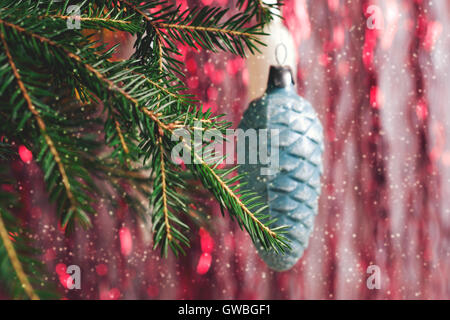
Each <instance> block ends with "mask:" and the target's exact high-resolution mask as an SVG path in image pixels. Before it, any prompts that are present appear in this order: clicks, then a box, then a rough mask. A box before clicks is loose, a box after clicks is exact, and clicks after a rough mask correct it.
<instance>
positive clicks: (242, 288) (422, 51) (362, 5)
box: [13, 0, 450, 299]
mask: <svg viewBox="0 0 450 320" xmlns="http://www.w3.org/2000/svg"><path fill="white" fill-rule="evenodd" d="M174 2H176V3H177V4H180V5H181V6H182V7H187V6H195V5H196V4H201V5H214V6H229V7H230V8H234V7H235V0H230V1H229V0H179V1H174ZM282 13H283V16H284V21H283V22H282V23H280V26H276V27H273V28H274V29H272V30H271V31H272V37H270V39H269V41H268V45H269V47H268V49H267V50H269V51H267V50H266V52H270V50H272V51H273V48H274V46H275V45H276V44H277V43H276V42H277V41H278V42H279V41H280V40H279V39H283V40H282V41H283V43H285V44H286V45H287V47H288V61H289V63H291V64H292V65H293V67H294V68H295V69H296V79H297V88H298V92H299V94H300V95H302V96H303V97H305V98H306V99H308V100H309V101H310V102H311V103H312V104H313V106H314V107H315V109H316V111H317V112H318V114H319V117H320V119H321V121H322V123H323V126H324V129H325V138H326V142H325V156H324V163H325V165H324V167H325V172H324V176H323V177H322V184H323V189H322V190H323V191H322V195H321V198H320V208H319V214H318V216H317V218H316V222H315V228H314V232H313V235H312V237H311V239H310V244H309V247H308V249H307V250H306V252H305V255H304V256H303V258H302V259H301V260H300V261H299V262H298V264H297V265H296V266H295V267H294V268H293V269H291V270H290V271H287V272H282V273H276V272H272V271H270V270H269V269H268V268H267V267H266V265H265V264H264V262H263V261H262V260H261V259H260V258H259V257H258V255H257V253H256V250H255V248H254V246H253V244H252V242H251V240H250V238H249V236H248V235H247V233H245V232H243V231H241V230H240V229H239V228H238V226H237V225H236V224H235V223H233V222H232V221H230V219H229V218H228V217H225V218H223V217H222V215H221V214H220V210H219V208H218V207H217V205H216V204H215V203H214V201H212V200H211V199H209V195H207V194H205V195H204V196H202V195H199V196H198V201H199V202H200V203H202V204H203V205H204V207H205V208H206V211H205V213H206V214H207V215H208V223H207V224H205V226H204V227H202V228H201V229H198V228H196V229H195V228H194V229H193V237H192V248H191V249H190V250H189V251H188V255H187V256H186V257H181V258H179V259H176V258H175V257H173V256H169V258H167V259H162V258H160V256H159V251H153V250H152V244H151V236H150V234H149V230H150V229H149V228H150V227H149V226H148V225H146V224H145V223H144V222H142V221H140V220H138V219H136V217H135V216H134V215H132V214H130V213H129V212H128V211H127V207H126V205H125V203H124V204H123V205H122V206H121V207H120V208H118V209H112V208H110V207H109V206H108V205H107V204H106V203H103V201H101V200H99V204H98V216H97V217H96V218H95V220H94V227H93V229H91V230H88V231H83V230H77V231H76V232H75V233H74V234H73V235H71V236H70V237H66V236H65V235H64V232H63V231H62V230H60V228H58V226H57V224H56V218H55V215H54V207H53V206H52V205H50V204H49V203H48V202H46V200H45V199H46V197H45V196H44V192H45V191H44V190H43V184H42V173H41V172H39V171H38V170H37V166H36V165H35V164H34V163H33V162H32V161H31V162H30V163H28V164H27V163H25V162H17V163H14V165H13V169H14V172H15V174H16V176H18V177H20V181H21V184H20V189H21V192H22V202H23V203H24V207H23V208H22V211H23V212H22V214H23V215H24V216H25V217H26V220H27V221H28V223H29V225H30V227H31V228H32V229H33V230H35V232H36V239H35V240H36V241H37V242H38V243H39V244H40V247H41V248H42V250H43V253H44V254H43V259H44V261H45V262H46V264H47V266H48V268H49V270H50V279H49V281H54V282H55V283H57V284H58V286H59V288H60V290H61V291H62V292H64V294H63V296H64V297H65V298H68V299H449V298H450V250H449V246H450V183H449V179H450V139H449V141H447V137H450V126H449V120H450V113H449V112H448V102H449V101H450V75H449V70H450V68H449V66H450V61H449V54H450V25H449V24H450V2H449V1H446V0H428V1H425V0H423V1H422V0H378V1H363V0H354V1H344V0H314V1H313V0H285V6H284V8H283V10H282ZM282 25H284V27H283V26H282ZM284 28H286V29H284ZM278 32H281V33H282V34H283V36H282V37H281V36H280V37H281V38H280V37H278V38H277V35H278ZM281 33H280V34H281ZM286 34H288V36H286ZM103 39H104V41H107V42H110V43H111V44H114V43H116V42H118V41H120V42H122V44H123V46H122V48H121V51H122V52H121V55H122V56H127V55H129V53H130V50H132V49H131V45H130V44H131V41H130V39H127V38H124V37H123V36H122V35H121V34H117V33H111V32H105V33H104V34H103ZM274 39H275V40H274ZM180 50H181V53H182V54H183V55H184V58H183V59H184V62H185V67H186V70H185V72H186V79H185V80H186V84H187V86H188V87H189V88H190V89H191V91H192V93H194V94H196V95H197V96H198V98H199V99H200V100H201V101H203V102H204V108H211V109H212V110H213V111H214V112H216V113H225V114H226V117H227V119H228V120H230V121H233V123H234V124H235V126H237V124H238V123H239V121H240V119H241V116H242V113H243V111H244V110H245V109H246V107H247V105H248V103H249V101H250V99H252V98H254V97H255V96H257V95H258V94H259V93H258V92H254V91H255V90H256V91H258V89H259V92H263V91H264V89H265V81H266V80H265V79H266V78H265V77H267V73H268V70H269V65H270V63H271V61H272V60H271V59H273V58H269V57H261V56H260V57H259V58H258V57H253V58H252V59H250V60H249V61H245V60H243V59H241V58H238V57H235V56H232V55H229V54H223V53H219V54H217V53H211V52H206V51H202V50H201V51H195V50H192V49H189V48H187V47H181V49H180ZM255 59H259V60H255ZM255 61H256V62H255ZM255 72H258V74H255ZM250 88H252V89H250ZM255 88H256V89H255ZM22 155H23V154H21V156H22ZM202 197H203V198H202ZM72 264H76V265H79V266H80V267H81V270H82V284H81V290H65V288H64V287H63V284H64V283H66V282H65V277H67V275H66V273H65V272H64V271H65V268H66V267H67V266H68V265H72ZM372 264H374V265H377V266H378V267H379V270H380V280H381V287H380V289H375V290H369V289H368V288H367V285H366V280H367V278H368V277H369V276H370V274H368V273H367V268H368V266H370V265H372Z"/></svg>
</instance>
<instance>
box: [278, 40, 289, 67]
mask: <svg viewBox="0 0 450 320" xmlns="http://www.w3.org/2000/svg"><path fill="white" fill-rule="evenodd" d="M280 48H283V49H284V56H283V60H281V59H280ZM275 59H276V60H277V63H278V65H280V66H281V65H283V64H284V63H285V62H286V59H287V47H286V45H285V44H284V43H279V44H278V45H277V47H276V48H275Z"/></svg>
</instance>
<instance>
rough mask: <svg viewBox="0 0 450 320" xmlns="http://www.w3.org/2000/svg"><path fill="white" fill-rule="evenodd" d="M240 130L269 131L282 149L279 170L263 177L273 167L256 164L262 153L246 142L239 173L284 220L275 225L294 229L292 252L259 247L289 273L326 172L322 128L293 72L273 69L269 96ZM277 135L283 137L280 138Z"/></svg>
mask: <svg viewBox="0 0 450 320" xmlns="http://www.w3.org/2000/svg"><path fill="white" fill-rule="evenodd" d="M239 128H241V129H243V130H244V131H245V130H247V129H256V131H258V129H268V132H269V134H268V138H267V149H268V150H269V153H270V150H271V147H278V148H277V150H278V155H279V166H278V168H276V169H275V170H274V172H273V174H270V175H263V174H262V171H261V168H262V167H267V166H265V165H263V164H261V163H260V161H258V162H257V164H250V162H249V155H250V154H252V153H254V152H257V151H258V150H252V146H251V144H250V143H248V141H245V148H246V150H245V151H246V152H245V163H243V164H240V167H239V172H240V173H246V174H247V176H246V178H244V179H243V181H241V183H243V182H244V183H246V185H245V186H244V187H243V188H244V189H246V190H252V191H254V192H256V193H257V194H259V195H261V196H262V198H263V199H264V200H265V202H266V204H268V209H266V213H268V214H269V215H270V216H271V217H274V218H277V219H278V220H277V222H276V223H275V224H274V226H281V225H286V226H289V227H290V228H289V229H288V233H287V234H286V237H287V238H288V239H289V240H291V247H292V250H291V251H290V252H288V253H286V254H284V255H282V254H278V253H276V252H274V251H267V250H265V249H264V248H263V247H262V246H261V245H260V244H258V245H257V250H258V253H259V255H260V256H261V258H262V259H263V260H264V261H265V262H266V263H267V265H268V266H269V267H270V268H271V269H273V270H276V271H285V270H288V269H290V268H292V267H293V266H294V265H295V264H296V263H297V261H298V260H299V259H300V258H301V257H302V255H303V252H304V250H305V249H306V247H307V246H308V241H309V237H310V235H311V233H312V230H313V226H314V219H315V216H316V215H317V212H318V198H319V195H320V189H321V185H320V177H321V175H322V172H323V164H322V154H323V150H324V144H323V129H322V125H321V123H320V120H319V118H318V117H317V114H316V112H315V111H314V109H313V107H312V106H311V104H310V103H309V102H308V101H306V100H305V99H303V98H302V97H300V96H298V95H297V93H296V91H295V86H294V81H293V77H292V72H291V69H290V68H289V67H281V66H272V67H271V68H270V73H269V82H268V87H267V90H266V93H265V94H264V95H263V96H262V97H261V98H259V99H256V100H255V101H253V102H251V104H250V106H249V108H248V109H247V110H246V111H245V113H244V116H243V119H242V121H241V123H240V124H239ZM271 129H278V130H275V131H271ZM271 132H272V135H271V134H270V133H271ZM273 132H278V136H276V135H274V134H273ZM274 137H276V138H277V139H276V138H274ZM260 142H261V141H258V145H259V144H260ZM241 143H242V142H241ZM238 145H239V144H238ZM254 148H255V147H254V146H253V149H254ZM238 152H239V150H238Z"/></svg>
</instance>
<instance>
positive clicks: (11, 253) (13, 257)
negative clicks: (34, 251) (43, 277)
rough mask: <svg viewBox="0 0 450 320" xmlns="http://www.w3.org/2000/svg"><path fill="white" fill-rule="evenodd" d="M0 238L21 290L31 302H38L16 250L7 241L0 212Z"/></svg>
mask: <svg viewBox="0 0 450 320" xmlns="http://www.w3.org/2000/svg"><path fill="white" fill-rule="evenodd" d="M0 238H1V240H2V242H3V246H4V247H5V249H6V252H7V253H8V257H9V259H10V261H11V264H12V266H13V268H14V271H15V272H16V274H17V277H18V278H19V281H20V283H21V285H22V288H23V289H24V291H25V292H26V294H27V295H28V297H29V298H30V299H31V300H39V296H38V295H37V294H36V292H35V291H34V289H33V287H32V285H31V283H30V281H29V280H28V277H27V275H26V274H25V272H24V271H23V267H22V264H21V263H20V261H19V258H18V257H17V253H16V250H15V249H14V246H13V244H12V242H11V240H10V239H9V235H8V231H7V230H6V227H5V223H4V222H3V219H2V212H1V211H0Z"/></svg>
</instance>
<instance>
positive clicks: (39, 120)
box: [0, 20, 76, 211]
mask: <svg viewBox="0 0 450 320" xmlns="http://www.w3.org/2000/svg"><path fill="white" fill-rule="evenodd" d="M3 22H4V21H3V20H0V23H3ZM0 39H1V41H2V44H3V46H4V49H5V52H6V56H7V57H8V61H9V64H10V66H11V69H12V70H13V73H14V76H15V78H16V81H17V84H18V85H19V88H20V91H21V92H22V95H23V97H24V99H25V100H26V103H27V105H28V109H29V110H30V112H31V113H32V114H33V115H34V117H35V119H36V122H37V124H38V126H39V128H40V130H41V132H42V135H43V136H44V139H45V141H46V142H47V145H48V147H49V149H50V152H51V153H52V154H53V157H54V158H55V161H56V164H57V166H58V169H59V172H60V174H61V180H62V182H63V184H64V187H65V189H66V193H67V198H68V199H69V201H70V203H71V208H70V209H69V211H71V210H75V208H76V201H75V198H74V196H73V193H72V190H71V186H70V183H69V179H68V177H67V173H66V169H65V167H64V165H63V164H62V162H61V157H60V156H59V153H58V151H57V150H56V148H55V144H54V142H53V140H52V139H51V138H50V136H49V135H48V134H47V127H46V125H45V123H44V121H43V120H42V118H41V116H40V115H39V112H38V111H37V110H36V108H35V107H34V105H33V103H32V102H31V98H30V96H29V95H28V92H27V90H26V88H25V85H24V83H23V82H22V79H21V77H20V74H19V71H18V70H17V68H16V65H15V63H14V60H13V57H12V56H11V52H10V51H9V47H8V44H7V43H6V40H5V37H4V35H3V32H0Z"/></svg>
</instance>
